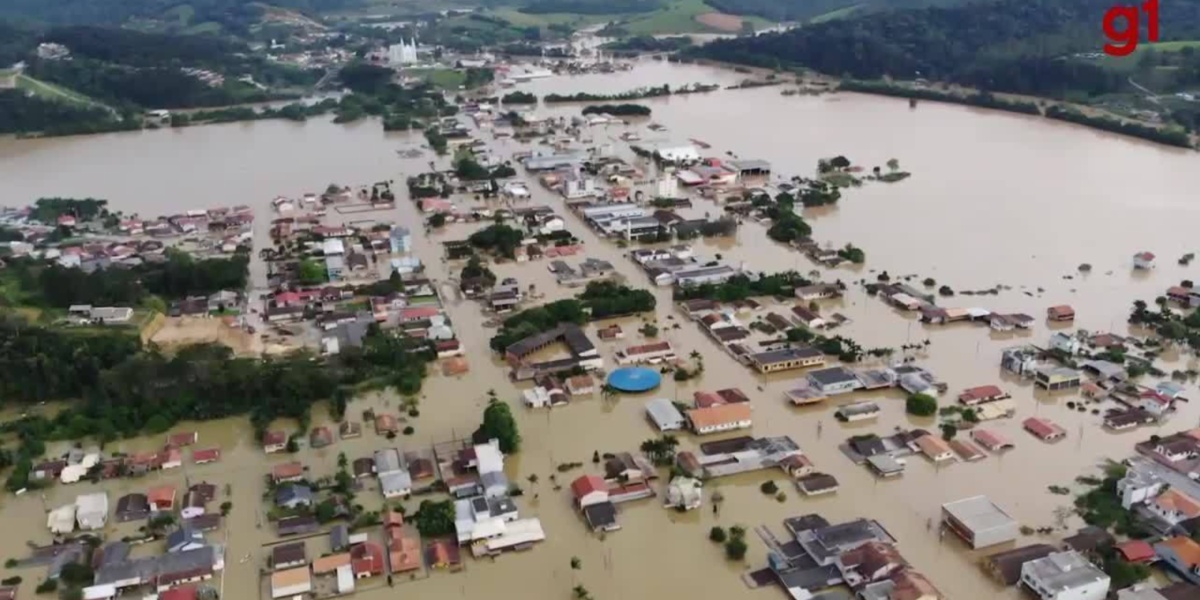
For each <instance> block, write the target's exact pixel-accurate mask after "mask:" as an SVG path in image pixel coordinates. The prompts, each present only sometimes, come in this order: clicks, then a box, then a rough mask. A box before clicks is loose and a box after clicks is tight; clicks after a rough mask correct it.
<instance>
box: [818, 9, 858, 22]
mask: <svg viewBox="0 0 1200 600" xmlns="http://www.w3.org/2000/svg"><path fill="white" fill-rule="evenodd" d="M861 6H862V5H861V4H855V5H854V6H847V7H844V8H839V9H837V10H831V11H829V12H827V13H825V14H821V15H817V16H815V17H813V18H812V19H809V23H824V22H825V21H832V20H834V19H842V18H845V17H848V16H850V15H851V14H852V13H853V12H854V11H856V10H858V9H859V7H861Z"/></svg>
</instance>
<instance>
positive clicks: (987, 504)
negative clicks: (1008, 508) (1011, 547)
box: [942, 496, 1021, 550]
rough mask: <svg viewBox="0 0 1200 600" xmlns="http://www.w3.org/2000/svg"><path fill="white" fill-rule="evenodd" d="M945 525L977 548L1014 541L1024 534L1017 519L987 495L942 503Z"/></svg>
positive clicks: (972, 546)
mask: <svg viewBox="0 0 1200 600" xmlns="http://www.w3.org/2000/svg"><path fill="white" fill-rule="evenodd" d="M942 526H943V527H946V528H948V529H950V530H951V531H953V532H954V533H955V534H956V535H958V536H959V537H961V538H962V539H963V541H965V542H967V544H968V545H969V546H971V548H974V549H976V550H978V549H979V548H986V547H988V546H995V545H996V544H1003V543H1005V542H1011V541H1013V540H1015V539H1017V537H1019V536H1020V535H1021V531H1020V525H1019V524H1018V523H1017V521H1016V519H1013V518H1012V517H1011V516H1009V514H1008V513H1006V512H1004V510H1002V509H1001V508H1000V507H999V506H996V505H995V504H994V503H993V502H992V501H991V500H988V498H987V496H974V497H971V498H963V499H962V500H955V501H954V502H948V503H946V504H943V505H942Z"/></svg>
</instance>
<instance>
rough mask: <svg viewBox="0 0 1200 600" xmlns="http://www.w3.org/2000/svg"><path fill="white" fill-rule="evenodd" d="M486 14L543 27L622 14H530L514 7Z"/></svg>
mask: <svg viewBox="0 0 1200 600" xmlns="http://www.w3.org/2000/svg"><path fill="white" fill-rule="evenodd" d="M488 14H490V15H491V16H494V17H498V18H501V19H504V20H505V21H508V22H509V23H512V24H513V25H516V26H517V27H545V26H547V25H571V26H572V27H576V28H578V27H587V26H588V25H596V24H599V23H607V22H609V21H615V20H617V19H620V18H621V17H622V15H579V14H574V13H550V14H544V15H531V14H526V13H523V12H521V11H519V10H517V9H515V8H497V9H494V10H489V11H488Z"/></svg>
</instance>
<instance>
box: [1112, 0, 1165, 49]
mask: <svg viewBox="0 0 1200 600" xmlns="http://www.w3.org/2000/svg"><path fill="white" fill-rule="evenodd" d="M1142 14H1145V15H1146V41H1148V42H1157V41H1158V0H1146V1H1145V2H1143V3H1142V5H1141V6H1140V7H1139V6H1137V5H1133V6H1114V7H1112V8H1110V9H1108V10H1107V11H1105V13H1104V36H1105V37H1107V38H1108V43H1107V44H1104V53H1105V54H1107V55H1109V56H1129V55H1130V54H1133V51H1134V50H1137V46H1138V40H1139V39H1140V38H1141V35H1142V27H1141V16H1142Z"/></svg>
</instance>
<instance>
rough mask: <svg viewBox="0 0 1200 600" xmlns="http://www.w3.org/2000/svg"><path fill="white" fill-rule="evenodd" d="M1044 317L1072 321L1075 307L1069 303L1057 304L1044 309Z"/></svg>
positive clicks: (1052, 319)
mask: <svg viewBox="0 0 1200 600" xmlns="http://www.w3.org/2000/svg"><path fill="white" fill-rule="evenodd" d="M1046 318H1047V319H1050V320H1051V321H1074V320H1075V309H1074V308H1071V306H1070V305H1069V304H1059V305H1058V306H1051V307H1050V308H1047V309H1046Z"/></svg>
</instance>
